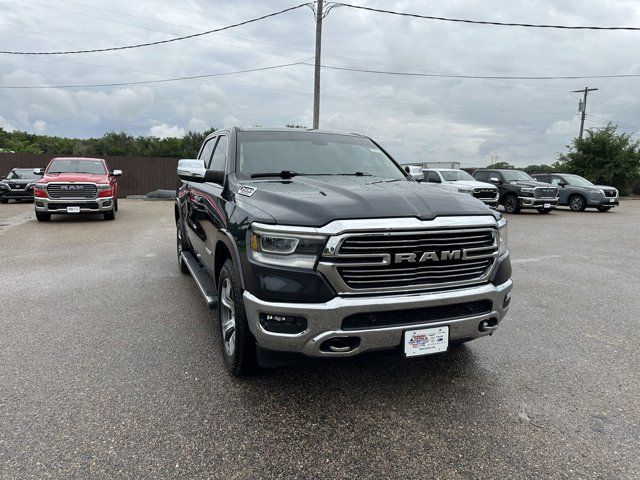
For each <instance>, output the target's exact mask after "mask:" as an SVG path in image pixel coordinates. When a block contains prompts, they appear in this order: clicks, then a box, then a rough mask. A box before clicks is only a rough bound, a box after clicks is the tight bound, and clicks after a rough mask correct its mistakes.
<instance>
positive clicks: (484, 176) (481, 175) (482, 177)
mask: <svg viewBox="0 0 640 480" xmlns="http://www.w3.org/2000/svg"><path fill="white" fill-rule="evenodd" d="M473 176H474V178H475V179H476V180H478V181H479V182H488V181H489V172H475V173H474V174H473Z"/></svg>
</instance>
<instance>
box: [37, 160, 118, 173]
mask: <svg viewBox="0 0 640 480" xmlns="http://www.w3.org/2000/svg"><path fill="white" fill-rule="evenodd" d="M47 173H90V174H93V175H105V174H106V173H107V171H106V170H105V168H104V165H103V164H102V160H76V159H73V158H72V159H65V160H52V161H51V163H50V164H49V168H48V169H47Z"/></svg>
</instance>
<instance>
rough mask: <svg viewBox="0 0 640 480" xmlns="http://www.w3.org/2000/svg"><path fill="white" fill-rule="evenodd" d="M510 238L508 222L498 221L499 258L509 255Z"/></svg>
mask: <svg viewBox="0 0 640 480" xmlns="http://www.w3.org/2000/svg"><path fill="white" fill-rule="evenodd" d="M508 238H509V234H508V230H507V221H506V220H505V219H504V218H501V219H500V220H498V256H499V257H500V256H502V255H504V254H505V253H507V240H508Z"/></svg>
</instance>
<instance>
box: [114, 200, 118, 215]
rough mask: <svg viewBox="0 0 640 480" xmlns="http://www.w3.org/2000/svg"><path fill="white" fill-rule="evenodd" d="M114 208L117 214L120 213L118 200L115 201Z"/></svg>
mask: <svg viewBox="0 0 640 480" xmlns="http://www.w3.org/2000/svg"><path fill="white" fill-rule="evenodd" d="M113 206H114V208H115V209H116V212H117V211H118V199H117V198H116V199H115V200H114V201H113Z"/></svg>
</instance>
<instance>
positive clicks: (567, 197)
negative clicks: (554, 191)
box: [531, 173, 620, 212]
mask: <svg viewBox="0 0 640 480" xmlns="http://www.w3.org/2000/svg"><path fill="white" fill-rule="evenodd" d="M531 176H532V177H533V178H535V179H536V180H538V181H539V182H547V183H550V184H552V185H555V186H557V187H558V205H565V206H568V207H569V208H571V210H573V211H574V212H582V211H583V210H584V209H585V208H588V207H590V208H597V209H598V210H599V211H600V212H607V211H609V210H611V209H612V208H613V207H615V206H617V205H619V200H620V199H619V196H618V190H616V189H615V188H613V187H607V186H604V185H594V184H593V183H591V182H590V181H589V180H587V179H586V178H583V177H581V176H579V175H571V174H568V173H534V174H533V175H531Z"/></svg>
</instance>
